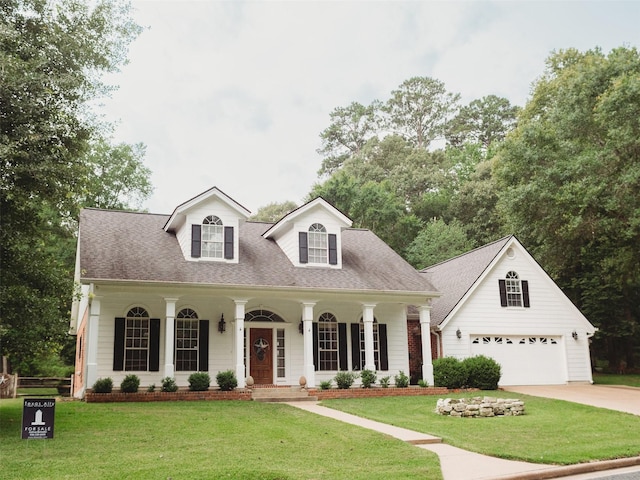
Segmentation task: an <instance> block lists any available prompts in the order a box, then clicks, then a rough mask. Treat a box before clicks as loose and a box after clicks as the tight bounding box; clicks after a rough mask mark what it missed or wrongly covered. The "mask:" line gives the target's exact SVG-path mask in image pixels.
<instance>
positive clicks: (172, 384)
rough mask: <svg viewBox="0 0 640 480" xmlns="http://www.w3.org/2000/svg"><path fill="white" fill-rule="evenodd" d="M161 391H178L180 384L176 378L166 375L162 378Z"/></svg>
mask: <svg viewBox="0 0 640 480" xmlns="http://www.w3.org/2000/svg"><path fill="white" fill-rule="evenodd" d="M161 391H163V392H177V391H178V384H177V383H176V381H175V379H173V378H171V377H164V378H163V379H162V388H161Z"/></svg>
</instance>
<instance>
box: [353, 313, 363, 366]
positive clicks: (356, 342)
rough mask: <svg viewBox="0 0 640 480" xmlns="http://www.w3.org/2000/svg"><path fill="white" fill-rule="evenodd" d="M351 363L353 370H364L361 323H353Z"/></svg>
mask: <svg viewBox="0 0 640 480" xmlns="http://www.w3.org/2000/svg"><path fill="white" fill-rule="evenodd" d="M351 365H352V367H353V370H362V368H363V366H362V365H360V324H359V323H352V324H351Z"/></svg>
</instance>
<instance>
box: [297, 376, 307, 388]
mask: <svg viewBox="0 0 640 480" xmlns="http://www.w3.org/2000/svg"><path fill="white" fill-rule="evenodd" d="M298 382H299V383H300V387H301V388H304V387H305V385H306V384H307V378H306V377H305V376H304V375H302V376H301V377H300V380H298Z"/></svg>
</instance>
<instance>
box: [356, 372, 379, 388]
mask: <svg viewBox="0 0 640 480" xmlns="http://www.w3.org/2000/svg"><path fill="white" fill-rule="evenodd" d="M360 378H361V379H362V388H371V385H373V384H375V383H376V378H377V376H376V372H372V371H371V370H363V371H362V373H361V374H360Z"/></svg>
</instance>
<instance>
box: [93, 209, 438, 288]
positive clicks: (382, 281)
mask: <svg viewBox="0 0 640 480" xmlns="http://www.w3.org/2000/svg"><path fill="white" fill-rule="evenodd" d="M168 218H169V215H156V214H146V213H131V212H122V211H111V210H98V209H85V210H82V212H81V213H80V269H81V272H82V275H81V278H82V279H83V280H85V281H86V280H100V279H102V280H125V281H136V282H138V281H139V282H145V281H147V282H168V283H186V284H203V285H239V286H245V285H246V286H265V287H290V288H303V289H308V288H317V289H328V290H333V289H347V290H361V291H372V292H373V291H375V292H380V291H389V292H395V293H402V292H425V293H426V292H434V291H435V289H434V287H433V285H432V284H431V283H430V282H429V280H428V278H426V277H425V276H424V275H422V274H420V273H419V272H418V271H416V270H415V269H414V268H413V267H412V266H411V265H409V264H408V263H407V262H405V261H404V260H403V259H402V257H400V256H399V255H398V254H397V253H395V252H394V251H393V250H392V249H391V248H390V247H389V246H388V245H386V244H385V243H384V242H383V241H382V240H380V239H379V238H378V237H377V236H376V235H374V234H373V233H372V232H371V231H369V230H360V229H345V230H344V231H343V232H342V249H343V250H342V262H343V266H342V267H343V268H342V269H332V268H300V267H295V266H293V265H292V264H291V262H290V261H289V259H288V258H287V257H286V255H285V254H284V253H283V252H282V250H281V249H280V248H279V247H278V245H277V244H276V243H275V242H274V241H273V240H269V239H265V238H263V237H262V234H263V233H264V232H265V231H267V230H268V229H269V228H270V227H272V225H273V224H270V223H259V222H249V221H247V222H241V223H240V228H239V232H238V235H237V238H238V239H239V263H236V264H230V263H219V262H193V261H188V260H185V258H184V256H183V255H182V251H181V250H180V247H179V245H178V241H177V238H176V236H175V235H174V234H173V233H170V232H166V231H164V230H163V226H164V225H165V223H166V222H167V220H168Z"/></svg>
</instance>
